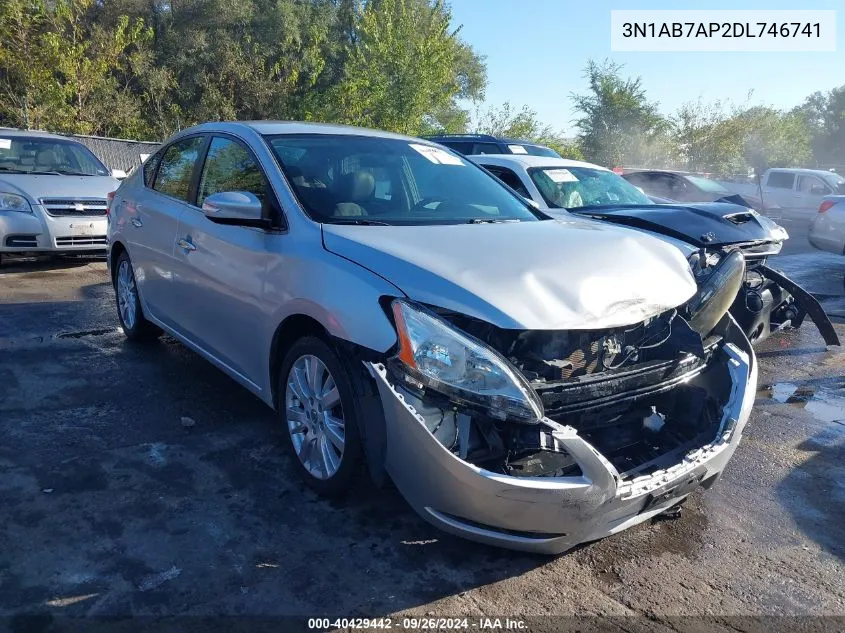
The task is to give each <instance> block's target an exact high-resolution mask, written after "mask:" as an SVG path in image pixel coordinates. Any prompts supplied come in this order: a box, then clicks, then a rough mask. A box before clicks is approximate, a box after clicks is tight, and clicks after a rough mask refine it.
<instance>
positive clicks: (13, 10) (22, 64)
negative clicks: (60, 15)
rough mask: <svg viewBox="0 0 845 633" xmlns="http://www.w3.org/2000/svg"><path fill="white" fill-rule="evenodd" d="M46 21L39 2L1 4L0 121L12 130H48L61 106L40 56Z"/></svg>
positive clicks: (17, 0)
mask: <svg viewBox="0 0 845 633" xmlns="http://www.w3.org/2000/svg"><path fill="white" fill-rule="evenodd" d="M46 21H47V13H46V9H45V7H44V4H43V3H42V2H40V1H39V0H4V2H2V3H0V122H2V123H3V124H5V125H8V126H11V127H21V128H26V129H31V128H35V129H38V128H47V127H50V126H51V124H52V121H53V117H54V114H55V111H56V110H57V109H58V108H59V107H60V106H61V94H60V91H59V90H58V86H57V85H56V84H55V83H54V81H53V73H52V71H51V69H50V66H49V64H48V62H47V60H46V59H44V56H43V49H42V47H41V45H40V40H41V36H42V33H43V30H44V28H45V25H46Z"/></svg>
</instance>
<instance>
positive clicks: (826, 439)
mask: <svg viewBox="0 0 845 633" xmlns="http://www.w3.org/2000/svg"><path fill="white" fill-rule="evenodd" d="M796 448H797V449H798V450H799V451H803V452H806V453H808V454H810V457H809V458H808V459H807V460H806V461H804V462H802V463H801V464H799V465H797V466H796V467H794V468H792V469H790V471H789V474H788V475H787V476H786V477H785V478H784V479H783V480H782V481H781V482H780V483H779V484H778V486H777V495H778V498H779V500H780V502H781V504H782V505H783V507H785V508H786V509H787V510H788V512H789V513H790V514H791V516H792V518H793V520H794V521H795V523H796V524H797V526H798V528H799V529H800V530H801V531H802V532H803V533H804V534H805V535H807V536H808V537H809V538H810V539H811V540H812V541H814V542H815V543H816V544H818V545H819V547H821V548H822V549H823V550H825V551H827V552H828V553H830V554H832V555H833V556H836V557H837V558H838V559H839V560H840V561H845V543H843V541H842V533H841V529H832V528H833V527H834V526H839V527H840V528H841V526H843V525H845V411H843V421H842V422H841V423H838V422H830V423H828V424H827V425H826V427H825V428H823V429H822V430H821V431H819V432H818V433H816V434H815V435H814V436H813V437H811V438H809V439H807V440H805V441H804V442H802V443H801V444H799V445H798V446H797V447H796Z"/></svg>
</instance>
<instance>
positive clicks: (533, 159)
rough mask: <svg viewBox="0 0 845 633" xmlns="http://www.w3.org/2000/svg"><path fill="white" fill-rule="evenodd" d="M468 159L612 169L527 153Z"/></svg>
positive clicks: (506, 163) (481, 162) (486, 162)
mask: <svg viewBox="0 0 845 633" xmlns="http://www.w3.org/2000/svg"><path fill="white" fill-rule="evenodd" d="M467 158H468V159H470V160H471V161H474V162H476V163H479V164H482V165H483V164H489V165H500V166H502V167H507V166H513V165H518V166H520V167H522V168H524V169H531V168H532V167H588V168H590V169H601V170H603V171H610V170H609V169H607V168H606V167H602V166H601V165H593V164H592V163H585V162H584V161H581V160H571V159H569V158H554V157H552V156H530V155H527V154H478V155H475V156H467Z"/></svg>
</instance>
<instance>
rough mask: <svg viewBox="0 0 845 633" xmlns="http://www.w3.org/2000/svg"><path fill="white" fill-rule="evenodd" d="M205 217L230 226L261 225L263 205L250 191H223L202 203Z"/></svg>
mask: <svg viewBox="0 0 845 633" xmlns="http://www.w3.org/2000/svg"><path fill="white" fill-rule="evenodd" d="M202 211H203V213H205V216H206V217H207V218H208V219H210V220H214V221H217V222H225V223H228V224H252V225H255V224H261V223H262V221H263V205H262V204H261V200H259V199H258V196H256V195H255V194H254V193H250V192H248V191H221V192H220V193H214V194H211V195H210V196H208V197H207V198H206V199H205V201H204V202H203V203H202Z"/></svg>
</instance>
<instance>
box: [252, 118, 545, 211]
mask: <svg viewBox="0 0 845 633" xmlns="http://www.w3.org/2000/svg"><path fill="white" fill-rule="evenodd" d="M267 141H268V142H269V144H270V147H271V148H272V150H273V153H274V154H275V155H276V157H277V158H278V160H279V162H280V163H281V165H282V168H283V170H284V173H285V176H286V177H287V179H288V181H289V182H290V183H291V185H292V186H293V189H294V192H295V193H296V196H297V198H298V199H299V202H300V203H301V204H302V206H303V208H304V209H305V210H306V211H307V212H308V214H309V215H310V216H311V218H312V219H314V220H316V221H317V222H328V223H335V224H462V223H475V222H478V223H482V222H507V221H534V220H537V219H538V217H537V216H536V215H534V213H533V212H532V211H531V209H530V207H529V206H528V205H527V204H525V203H524V202H522V201H521V200H520V199H519V197H518V196H514V195H513V194H512V193H510V191H508V189H506V188H505V187H504V186H503V185H501V184H500V183H499V182H498V181H497V180H496V179H495V178H493V177H492V176H490V175H488V174H487V173H486V172H484V171H483V170H481V169H479V168H478V167H476V166H475V165H473V164H472V163H470V162H468V161H466V160H464V159H463V158H462V157H460V156H458V155H457V154H454V153H453V152H449V151H447V150H445V149H443V148H442V147H437V146H432V145H428V144H424V143H415V142H413V141H405V140H401V139H390V138H378V137H367V136H353V135H331V134H292V135H279V136H268V137H267Z"/></svg>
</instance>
